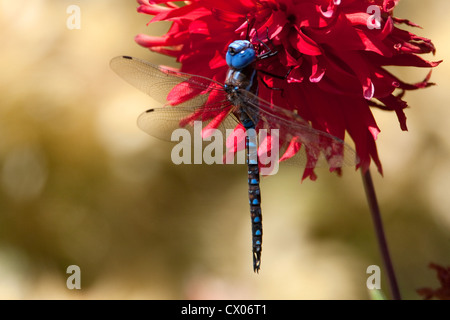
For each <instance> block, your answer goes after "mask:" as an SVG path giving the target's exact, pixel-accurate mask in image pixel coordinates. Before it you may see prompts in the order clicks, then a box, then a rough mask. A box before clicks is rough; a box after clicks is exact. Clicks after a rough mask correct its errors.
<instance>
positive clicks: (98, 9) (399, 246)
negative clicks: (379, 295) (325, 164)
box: [0, 0, 450, 299]
mask: <svg viewBox="0 0 450 320" xmlns="http://www.w3.org/2000/svg"><path fill="white" fill-rule="evenodd" d="M70 5H78V6H79V7H80V8H81V29H79V30H77V29H75V30H70V29H68V28H67V26H66V21H67V19H68V18H69V16H70V13H67V12H66V9H67V8H68V7H69V6H70ZM136 7H137V3H136V2H135V1H134V0H130V1H119V0H96V1H75V0H72V1H61V0H58V1H55V0H32V1H28V2H27V3H26V4H23V3H22V2H18V3H15V2H13V1H9V0H0V41H1V43H2V49H1V51H0V95H1V97H2V98H1V104H0V298H1V299H367V298H369V294H368V292H367V288H366V280H367V278H368V277H369V275H368V274H366V269H367V267H368V266H370V265H379V266H382V262H381V260H380V255H379V251H378V247H377V242H376V239H375V236H374V231H373V225H372V222H371V218H370V214H369V209H368V206H367V203H366V200H365V194H364V190H363V186H362V183H361V177H360V174H359V172H355V171H354V170H353V169H352V168H347V169H345V170H344V174H343V176H342V177H336V176H335V175H332V174H329V173H328V172H327V171H326V170H318V171H317V174H318V176H319V178H318V180H317V181H316V182H311V181H305V182H303V183H300V177H301V173H302V170H300V169H299V168H295V167H290V166H287V167H284V166H282V167H281V168H280V171H279V173H278V174H277V175H275V176H271V177H268V178H264V179H263V181H262V183H261V187H262V206H263V216H264V245H263V254H262V269H261V272H260V274H254V273H253V270H252V258H251V236H250V218H249V208H248V200H247V178H246V168H245V166H242V165H240V166H239V165H235V166H220V165H212V166H207V165H180V166H176V165H174V164H172V163H171V161H170V151H171V148H172V147H173V145H171V144H170V143H166V142H162V141H159V140H156V139H154V138H152V137H150V136H148V135H146V134H145V133H144V132H142V131H141V130H140V129H139V128H138V127H137V125H136V119H137V117H138V115H139V114H140V113H141V112H142V111H144V110H146V109H147V108H149V107H151V100H150V99H149V98H148V97H147V96H145V95H144V94H142V93H140V92H139V91H138V90H136V89H134V88H133V87H131V86H129V85H128V84H126V83H125V82H124V81H123V80H122V79H120V78H119V77H118V76H117V75H115V74H114V73H113V72H112V71H111V70H110V68H109V61H110V59H111V58H112V57H114V56H117V55H122V54H127V55H132V56H137V57H141V58H144V59H146V60H150V61H152V62H153V63H156V64H168V65H173V66H175V64H174V63H173V61H172V60H171V59H169V58H167V57H161V56H159V55H157V54H153V53H150V52H149V51H148V50H146V49H143V48H141V47H139V46H138V45H137V44H135V42H134V40H133V38H134V36H135V35H137V34H138V33H146V34H149V35H161V34H163V33H164V32H165V31H166V30H167V27H168V26H167V25H165V24H152V25H151V26H150V27H147V26H146V23H147V22H148V21H149V20H150V17H149V16H145V15H142V14H138V13H136V11H135V8H136ZM448 12H450V2H449V1H448V0H433V1H426V2H424V1H421V0H403V1H401V2H400V4H399V6H398V8H397V10H396V16H397V17H401V18H408V19H410V20H412V21H414V22H415V23H418V24H419V25H421V26H422V27H423V29H415V30H414V32H416V33H418V34H419V35H422V36H425V37H428V38H431V39H432V40H433V42H434V44H435V45H436V47H437V55H436V56H435V57H433V56H428V57H426V58H428V59H431V60H441V59H444V60H445V62H444V63H443V64H441V65H440V66H439V67H438V68H436V69H435V70H434V72H433V76H432V81H433V82H436V83H437V84H438V85H437V86H434V87H431V88H429V89H426V90H419V91H416V92H409V93H407V96H406V99H407V101H408V103H409V105H410V107H411V108H410V109H408V110H407V111H406V114H407V117H408V127H409V132H402V131H401V130H400V128H399V125H398V122H397V119H396V116H395V115H394V114H393V113H384V112H381V111H378V110H374V111H373V112H374V114H375V117H376V119H377V122H378V124H379V126H380V128H381V130H382V132H381V134H380V136H379V141H378V148H379V153H380V157H381V160H382V162H383V166H384V177H381V176H380V175H379V174H378V173H376V172H375V170H372V175H373V177H374V180H375V184H376V190H377V194H378V198H379V203H380V207H381V211H382V214H383V219H384V223H385V228H386V230H385V231H386V234H387V238H388V241H389V246H390V249H391V254H392V257H393V262H394V266H395V269H396V271H397V276H398V280H399V285H400V289H401V291H402V294H403V296H404V298H407V299H420V298H421V297H420V296H419V295H418V294H417V293H416V291H415V290H416V289H418V288H421V287H431V288H438V287H439V282H438V281H437V278H436V275H435V271H434V270H431V269H429V268H428V264H429V263H430V262H434V263H438V264H441V265H444V266H446V265H450V237H449V234H450V233H449V230H450V214H449V212H450V161H449V156H450V138H449V135H448V128H449V126H450V120H449V119H450V108H448V104H449V102H448V101H449V100H450V77H449V76H448V74H449V71H450V70H449V68H450V67H449V63H448V61H450V45H449V41H448V32H449V31H450V20H449V19H448V18H447V13H448ZM427 72H428V70H425V69H422V70H414V69H412V68H409V69H407V68H398V69H397V70H395V73H396V74H398V75H399V76H400V78H401V79H404V80H407V81H408V82H417V81H421V80H422V79H423V78H424V77H425V75H426V74H427ZM70 265H77V266H79V267H80V269H81V290H69V289H68V288H67V287H66V280H67V278H68V277H69V276H70V274H67V273H66V270H67V267H68V266H70ZM382 270H383V269H382ZM382 277H383V282H382V289H383V290H385V291H386V292H388V288H387V284H386V282H385V281H384V278H385V274H384V273H382Z"/></svg>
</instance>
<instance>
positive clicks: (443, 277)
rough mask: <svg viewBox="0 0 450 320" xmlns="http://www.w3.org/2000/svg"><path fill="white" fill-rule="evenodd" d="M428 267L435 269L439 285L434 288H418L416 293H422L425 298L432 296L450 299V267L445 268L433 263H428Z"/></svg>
mask: <svg viewBox="0 0 450 320" xmlns="http://www.w3.org/2000/svg"><path fill="white" fill-rule="evenodd" d="M429 267H430V268H431V269H435V270H436V271H437V277H438V280H439V282H440V283H441V287H440V288H439V289H436V290H433V289H431V288H422V289H418V290H417V293H419V294H420V295H422V296H423V297H424V299H425V300H429V299H432V298H436V299H439V300H450V267H447V268H445V267H442V266H440V265H437V264H434V263H430V265H429Z"/></svg>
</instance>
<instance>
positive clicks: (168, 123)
mask: <svg viewBox="0 0 450 320" xmlns="http://www.w3.org/2000/svg"><path fill="white" fill-rule="evenodd" d="M110 66H111V69H113V70H114V71H115V72H116V73H117V74H118V75H119V76H121V77H122V78H123V79H124V80H125V81H127V82H128V83H130V84H131V85H133V86H134V87H136V88H138V89H139V90H141V91H142V92H144V93H146V94H148V95H149V96H150V97H152V98H153V99H154V100H156V101H157V102H159V103H160V104H161V105H162V106H163V107H162V106H161V105H160V106H159V107H158V108H152V109H149V110H147V111H146V112H144V113H142V114H141V115H140V116H139V118H138V126H139V128H141V129H142V130H143V131H145V132H147V133H148V134H150V135H151V136H154V137H156V138H159V139H162V140H167V141H170V140H171V139H170V138H171V135H172V132H173V131H174V130H175V129H177V128H180V126H182V127H185V128H186V129H188V130H193V127H192V125H191V124H192V122H193V121H194V120H198V121H202V122H203V127H205V126H206V125H208V123H209V122H210V121H211V120H212V119H214V118H215V117H217V116H220V115H221V114H222V113H227V115H230V111H231V109H232V106H231V104H230V103H229V101H228V100H227V98H226V92H225V90H224V88H223V85H221V84H220V83H218V82H216V81H214V80H212V79H209V78H206V77H201V76H196V75H191V74H187V73H183V72H178V71H174V70H170V69H167V68H163V67H160V66H157V65H154V64H151V63H149V62H147V61H144V60H141V59H137V58H133V57H129V56H119V57H116V58H113V59H112V60H111V63H110ZM189 119H190V120H192V121H189ZM183 123H184V125H183ZM237 124H238V121H237V119H236V118H235V117H234V116H232V115H231V116H227V117H224V119H223V121H221V125H220V126H219V127H218V128H219V129H221V130H223V131H224V130H225V128H234V127H235V126H236V125H237Z"/></svg>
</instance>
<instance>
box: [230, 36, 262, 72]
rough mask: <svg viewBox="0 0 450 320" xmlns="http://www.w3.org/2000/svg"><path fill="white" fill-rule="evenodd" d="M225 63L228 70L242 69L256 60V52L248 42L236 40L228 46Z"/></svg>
mask: <svg viewBox="0 0 450 320" xmlns="http://www.w3.org/2000/svg"><path fill="white" fill-rule="evenodd" d="M225 58H226V61H227V64H228V66H229V67H230V68H234V69H243V68H245V67H246V66H248V65H249V64H251V63H252V62H253V61H255V60H256V52H255V49H254V48H253V45H252V44H251V43H250V41H248V40H236V41H233V42H232V43H231V44H230V45H229V46H228V51H227V54H226V57H225Z"/></svg>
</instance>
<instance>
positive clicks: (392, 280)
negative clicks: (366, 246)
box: [361, 169, 401, 300]
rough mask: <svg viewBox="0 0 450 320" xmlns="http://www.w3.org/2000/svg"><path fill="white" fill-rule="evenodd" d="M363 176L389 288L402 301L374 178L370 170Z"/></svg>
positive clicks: (394, 297)
mask: <svg viewBox="0 0 450 320" xmlns="http://www.w3.org/2000/svg"><path fill="white" fill-rule="evenodd" d="M361 175H362V179H363V184H364V190H365V191H366V197H367V202H368V203H369V207H370V212H371V213H372V220H373V224H374V227H375V233H376V236H377V240H378V246H379V247H380V252H381V258H382V260H383V263H384V267H385V268H386V272H387V276H388V281H389V287H390V290H391V296H392V299H393V300H401V297H400V291H399V289H398V284H397V278H396V276H395V272H394V267H393V265H392V260H391V256H390V254H389V249H388V245H387V242H386V237H385V235H384V228H383V222H382V220H381V214H380V208H379V207H378V201H377V196H376V194H375V188H374V186H373V181H372V176H371V174H370V170H369V169H368V170H367V171H366V172H365V173H364V172H363V171H362V170H361Z"/></svg>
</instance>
